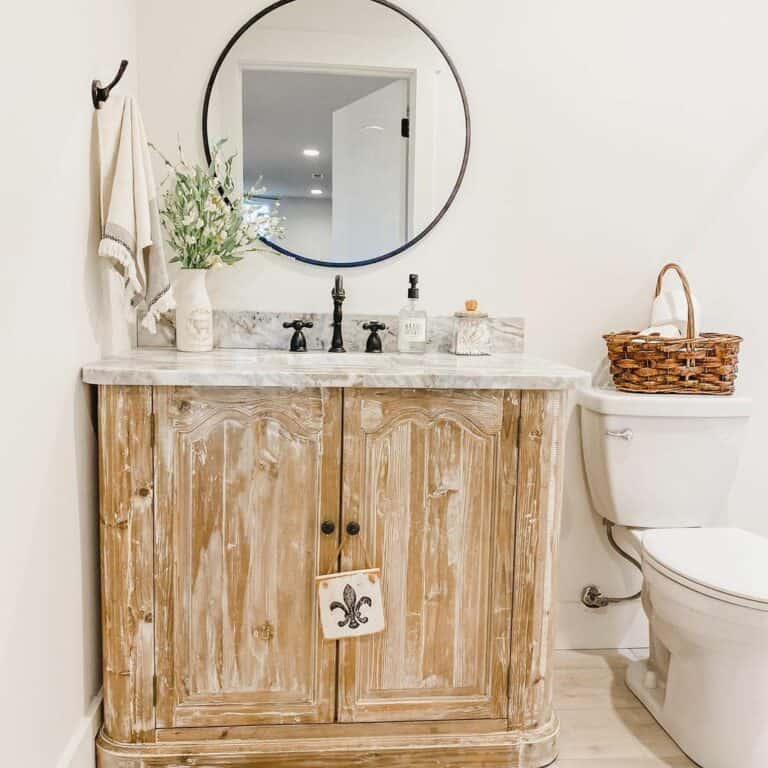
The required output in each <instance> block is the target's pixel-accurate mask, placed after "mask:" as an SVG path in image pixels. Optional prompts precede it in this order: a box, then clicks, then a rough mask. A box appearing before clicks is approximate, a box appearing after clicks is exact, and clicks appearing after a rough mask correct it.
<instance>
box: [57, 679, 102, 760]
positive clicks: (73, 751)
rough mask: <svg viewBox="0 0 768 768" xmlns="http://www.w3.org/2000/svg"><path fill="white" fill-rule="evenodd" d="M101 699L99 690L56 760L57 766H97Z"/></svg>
mask: <svg viewBox="0 0 768 768" xmlns="http://www.w3.org/2000/svg"><path fill="white" fill-rule="evenodd" d="M101 699H102V694H101V691H99V692H98V693H97V694H96V696H95V697H94V699H93V701H92V702H91V703H90V705H89V707H88V711H87V712H86V713H85V715H83V717H81V718H80V722H78V724H77V727H76V728H75V731H74V733H73V734H72V736H71V738H70V739H69V742H68V743H67V746H66V747H65V748H64V751H63V752H62V753H61V756H60V757H59V759H58V760H57V761H56V768H95V765H96V747H95V741H96V734H97V733H98V732H99V728H100V727H101Z"/></svg>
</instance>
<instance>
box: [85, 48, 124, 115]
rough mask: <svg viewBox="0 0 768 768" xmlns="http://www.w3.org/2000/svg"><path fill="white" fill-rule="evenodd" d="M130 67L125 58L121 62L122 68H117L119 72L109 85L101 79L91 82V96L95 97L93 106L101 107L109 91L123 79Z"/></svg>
mask: <svg viewBox="0 0 768 768" xmlns="http://www.w3.org/2000/svg"><path fill="white" fill-rule="evenodd" d="M127 68H128V60H127V59H123V60H122V61H121V62H120V68H119V69H118V70H117V74H116V75H115V77H114V79H113V80H112V82H111V83H110V84H109V85H102V84H101V81H100V80H94V81H93V82H92V83H91V98H92V99H93V106H94V107H95V108H96V109H101V105H102V104H103V103H104V102H105V101H106V100H107V99H108V98H109V92H110V91H111V90H112V89H113V88H114V87H115V86H116V85H117V84H118V83H119V82H120V80H122V78H123V75H124V74H125V70H126V69H127Z"/></svg>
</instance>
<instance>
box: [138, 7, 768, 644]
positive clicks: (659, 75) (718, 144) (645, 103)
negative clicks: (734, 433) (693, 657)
mask: <svg viewBox="0 0 768 768" xmlns="http://www.w3.org/2000/svg"><path fill="white" fill-rule="evenodd" d="M401 4H402V5H403V6H404V7H405V8H406V9H407V10H409V11H411V12H412V13H413V14H415V15H416V16H417V17H419V18H420V19H421V20H422V21H423V22H425V23H426V24H427V25H428V26H429V27H430V28H431V29H432V30H433V31H434V32H435V33H436V34H437V36H438V37H439V38H440V39H441V41H442V42H443V43H444V45H445V46H446V48H447V50H448V51H449V53H451V55H452V56H453V58H454V60H455V62H456V64H457V66H458V69H459V71H460V72H461V73H462V76H463V78H464V81H465V85H466V88H467V91H468V94H469V99H470V104H471V108H472V115H473V121H474V124H473V135H474V148H473V154H472V158H471V162H470V166H469V170H468V174H467V178H466V182H465V186H464V188H463V190H462V192H461V194H460V195H459V197H458V199H457V201H456V204H455V206H454V207H453V208H452V210H451V211H450V212H449V213H448V215H447V217H446V219H445V220H444V222H443V223H442V224H441V226H440V227H438V228H437V230H436V231H435V232H434V233H433V234H432V235H431V236H430V237H429V238H428V239H427V240H426V241H425V242H424V243H422V244H421V245H419V246H418V247H417V248H416V249H414V250H413V251H411V252H409V253H407V254H405V255H403V256H401V257H399V258H397V259H394V260H392V261H390V262H388V263H385V264H381V265H378V266H375V267H369V268H365V269H362V270H347V272H346V274H345V287H346V288H347V293H348V296H349V298H348V300H347V304H346V309H348V311H350V312H375V311H379V312H393V311H396V310H397V309H398V308H399V307H400V305H401V304H402V303H403V299H404V295H405V287H406V281H407V274H408V273H409V272H419V273H420V274H421V277H422V286H423V287H422V296H423V298H424V301H425V302H426V304H427V307H428V309H429V311H430V312H433V313H441V314H444V313H448V312H452V311H454V310H455V309H456V308H457V307H459V306H460V305H461V302H462V301H463V300H464V299H465V298H467V297H468V296H476V297H477V298H479V299H480V300H481V301H482V303H483V304H484V305H485V306H486V308H487V309H488V310H490V311H491V312H493V313H497V314H501V313H503V314H506V315H522V316H524V317H526V319H527V323H528V349H529V351H530V352H532V353H534V354H537V355H542V356H547V357H551V358H557V359H559V360H562V361H565V362H568V363H571V364H574V365H578V366H582V367H585V368H593V367H594V366H595V365H596V363H597V361H598V360H599V358H600V357H601V355H602V352H603V347H602V340H601V334H602V333H603V332H605V331H608V330H617V329H619V328H623V327H627V326H638V325H642V324H643V323H644V322H645V319H646V312H647V308H648V304H649V302H650V295H651V291H652V289H653V283H654V279H655V275H656V272H657V271H658V269H659V267H660V266H661V265H662V264H663V263H664V262H665V261H667V260H669V259H677V260H679V261H681V262H682V263H683V264H684V265H685V266H686V267H687V269H688V271H689V273H690V278H691V280H692V282H693V285H694V288H695V290H696V292H697V293H698V294H699V296H700V298H701V300H702V302H703V303H704V304H705V306H706V310H707V321H706V325H707V329H709V330H727V331H735V332H740V333H742V334H743V335H745V336H746V338H747V343H746V345H745V348H744V353H743V364H742V374H741V382H740V389H741V391H742V392H752V393H754V394H755V395H756V396H757V397H758V400H757V403H756V405H755V414H754V418H753V424H752V427H753V428H752V433H751V437H750V439H749V443H748V445H747V448H746V453H745V457H744V462H743V470H742V472H741V475H740V477H739V479H738V482H737V485H736V488H735V490H734V494H733V502H734V505H733V510H734V511H733V514H734V522H735V523H737V524H739V525H742V526H745V527H748V528H751V529H753V530H756V531H760V532H762V533H764V534H767V535H768V515H766V514H765V512H764V511H763V505H764V500H765V498H766V497H768V475H766V473H765V472H764V471H763V468H762V460H761V455H762V452H761V450H760V436H761V434H763V433H765V432H766V431H768V401H767V400H766V399H765V398H764V397H762V393H761V391H760V387H759V384H760V382H761V381H763V380H765V376H766V373H768V371H766V352H768V324H767V323H765V322H764V321H763V319H762V318H761V317H760V313H761V310H762V306H763V303H764V298H763V293H764V286H765V284H766V278H768V259H766V250H768V215H766V214H768V157H767V156H766V153H768V88H766V87H765V83H764V81H765V72H766V71H768V46H766V45H765V43H764V31H765V29H766V28H768V6H766V5H765V4H764V3H763V2H760V0H737V1H735V2H732V3H723V2H719V1H716V0H677V1H676V2H674V3H670V2H669V1H668V0H624V1H623V2H606V0H582V1H581V2H579V3H574V2H569V1H567V0H559V1H558V0H483V2H482V3H470V2H466V1H465V0H401ZM262 5H264V3H260V2H258V0H237V2H235V1H234V0H233V1H232V2H229V3H227V4H226V6H222V5H219V6H218V7H217V9H216V12H215V13H212V12H211V10H210V5H209V3H207V2H204V0H165V1H164V2H162V3H158V2H151V0H139V6H138V7H139V54H140V60H141V67H140V86H141V93H142V99H143V104H144V111H145V117H146V123H147V127H148V130H149V131H150V133H151V134H152V137H153V139H154V140H155V141H156V142H158V143H159V144H161V145H163V146H173V142H174V140H175V137H176V134H177V132H178V133H179V134H180V135H181V138H182V140H183V141H184V143H185V144H186V145H187V146H189V147H194V148H196V149H197V150H198V151H200V139H199V121H200V118H199V114H200V104H201V100H202V93H203V89H204V86H205V83H206V80H207V78H208V75H209V72H210V69H211V67H212V65H213V62H214V60H215V58H216V56H217V54H218V51H219V50H220V48H221V47H222V46H223V45H224V43H225V42H226V40H227V38H228V35H229V34H231V33H232V32H233V31H234V30H235V29H236V28H237V27H238V26H239V24H240V23H241V22H243V21H244V20H245V19H246V18H247V17H248V16H249V14H250V13H253V12H255V11H256V10H257V9H258V8H260V7H262ZM332 277H333V275H332V273H331V272H330V271H326V270H322V269H318V268H312V267H305V266H303V265H300V264H296V263H293V262H291V261H289V260H287V259H286V258H285V257H282V256H277V255H275V256H266V257H261V256H258V257H255V258H253V259H251V260H249V261H248V262H247V263H244V264H241V265H238V267H237V268H236V269H235V270H233V271H231V272H229V273H225V274H220V275H217V280H219V279H220V280H223V281H231V283H232V284H235V283H241V284H242V283H247V284H249V285H250V286H251V288H252V290H251V292H250V302H251V305H250V308H253V309H256V308H258V309H262V310H286V311H291V310H306V311H318V310H327V309H328V308H329V299H328V293H329V290H330V286H331V281H332ZM222 290H226V288H223V289H222ZM569 449H570V450H569V466H568V473H567V475H568V476H567V488H566V503H565V519H564V524H563V554H562V577H561V600H562V605H561V612H560V616H561V621H560V628H561V638H560V642H561V643H562V644H572V645H593V646H594V645H612V644H622V643H627V642H629V643H637V642H640V641H641V640H642V631H641V630H642V622H641V621H640V619H639V617H640V609H639V606H638V605H637V604H635V605H631V606H629V607H627V608H623V609H619V608H616V609H611V610H610V611H605V612H601V613H600V614H597V615H595V614H588V613H587V612H586V609H581V607H580V606H579V605H578V598H579V592H580V589H581V587H582V586H583V585H584V584H586V583H588V582H596V583H598V584H599V585H600V586H601V587H603V588H605V589H606V590H616V591H619V590H630V589H632V588H633V587H634V585H635V579H634V576H633V575H632V573H631V570H629V568H625V566H624V565H623V564H621V563H619V562H617V560H616V558H615V557H614V556H613V555H612V554H611V553H610V551H609V550H608V548H607V545H605V543H604V542H603V539H602V534H601V531H600V528H599V526H598V524H597V521H596V520H595V519H594V516H593V515H592V512H591V510H590V506H589V503H588V498H587V494H586V490H585V486H584V479H583V472H582V470H581V462H580V456H579V443H578V431H577V429H574V430H572V432H571V439H570V444H569ZM628 627H631V628H633V629H632V630H631V631H629V630H627V628H628Z"/></svg>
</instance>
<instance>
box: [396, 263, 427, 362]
mask: <svg viewBox="0 0 768 768" xmlns="http://www.w3.org/2000/svg"><path fill="white" fill-rule="evenodd" d="M408 280H409V282H410V287H409V288H408V303H407V304H406V305H405V306H404V307H403V308H402V309H401V310H400V319H399V323H398V327H397V351H398V352H408V353H418V354H424V353H425V352H426V351H427V313H426V312H425V311H424V310H423V309H422V308H421V306H420V304H419V288H418V285H419V276H418V275H410V277H409V278H408Z"/></svg>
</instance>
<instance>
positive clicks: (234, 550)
mask: <svg viewBox="0 0 768 768" xmlns="http://www.w3.org/2000/svg"><path fill="white" fill-rule="evenodd" d="M155 420H156V421H155V424H156V446H157V447H156V460H155V462H156V469H155V472H156V478H155V483H156V489H157V494H156V495H157V512H156V520H157V522H156V530H155V537H156V566H155V567H156V595H155V598H156V610H157V613H158V616H157V630H156V632H157V637H156V656H157V713H156V717H157V726H158V727H159V728H164V727H183V726H204V725H238V724H243V725H248V724H255V723H285V722H291V723H313V722H328V721H332V720H333V717H334V691H335V665H336V650H335V644H334V643H326V642H324V641H323V639H322V633H321V630H320V627H319V621H318V607H317V603H316V589H315V583H314V580H315V577H316V576H318V575H320V574H321V573H323V572H325V571H327V570H329V569H333V567H334V566H333V564H332V562H333V560H334V556H335V552H336V547H337V539H336V534H333V535H332V536H324V535H323V534H322V532H321V528H320V526H321V524H322V522H323V521H324V520H332V521H333V522H334V523H335V524H336V525H337V526H338V523H339V519H338V518H339V460H340V450H341V440H340V424H341V393H340V391H339V390H323V391H321V390H302V391H298V392H297V391H288V390H280V389H257V390H254V389H227V388H215V389H203V388H201V389H194V388H172V387H164V388H157V389H156V390H155Z"/></svg>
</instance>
